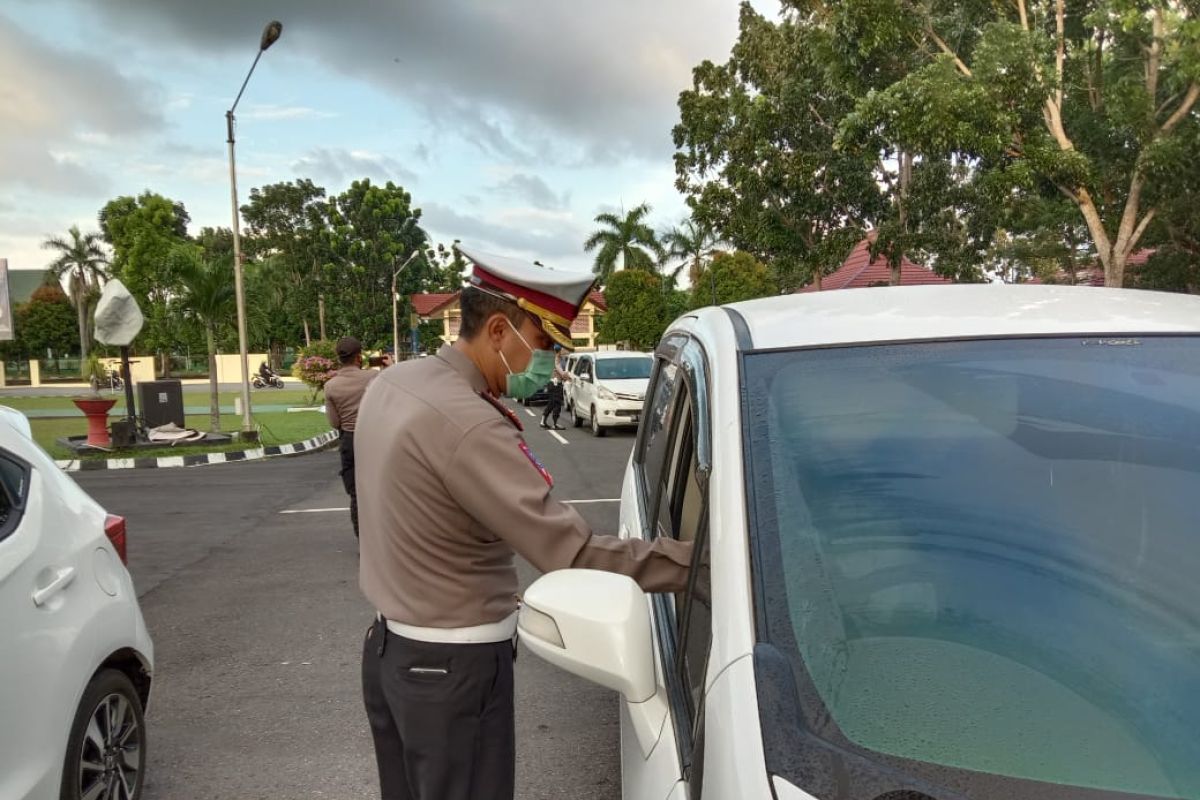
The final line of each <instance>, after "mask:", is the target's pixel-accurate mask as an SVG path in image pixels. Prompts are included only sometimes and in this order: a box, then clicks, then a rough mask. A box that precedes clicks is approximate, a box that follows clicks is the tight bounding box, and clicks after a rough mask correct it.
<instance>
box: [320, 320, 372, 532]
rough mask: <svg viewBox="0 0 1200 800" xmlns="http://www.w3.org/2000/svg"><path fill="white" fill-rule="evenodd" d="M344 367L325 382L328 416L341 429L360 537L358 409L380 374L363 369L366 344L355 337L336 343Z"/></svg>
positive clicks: (341, 451) (345, 475)
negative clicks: (356, 468) (356, 462)
mask: <svg viewBox="0 0 1200 800" xmlns="http://www.w3.org/2000/svg"><path fill="white" fill-rule="evenodd" d="M334 347H335V350H336V352H337V357H338V362H339V363H340V364H341V367H340V368H339V369H338V371H337V372H336V373H335V374H334V376H333V377H332V378H330V379H329V380H328V381H326V382H325V416H326V417H328V418H329V424H330V425H331V426H333V428H334V429H335V430H337V431H338V432H339V433H338V437H339V439H340V441H339V442H338V452H339V454H340V455H341V458H342V469H341V472H340V474H341V476H342V486H343V487H345V489H346V494H348V495H350V522H351V523H352V524H353V525H354V536H355V538H358V492H357V488H356V485H355V474H354V431H355V430H356V429H357V427H358V408H359V404H361V403H362V398H363V393H364V392H366V391H367V385H368V384H370V383H371V381H372V380H373V379H374V378H375V377H376V376H377V375H379V372H378V371H376V370H373V369H363V368H362V344H361V343H360V342H359V341H358V339H355V338H354V337H353V336H344V337H342V338H341V339H338V340H337V344H336V345H335V346H334Z"/></svg>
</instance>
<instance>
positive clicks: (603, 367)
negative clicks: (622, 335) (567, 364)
mask: <svg viewBox="0 0 1200 800" xmlns="http://www.w3.org/2000/svg"><path fill="white" fill-rule="evenodd" d="M653 366H654V358H653V357H652V356H651V354H650V353H636V352H627V351H618V350H614V351H603V352H599V353H580V354H578V355H577V356H575V361H574V364H573V365H572V368H571V380H570V381H569V383H568V387H569V388H568V397H567V411H568V412H569V413H570V414H571V423H572V424H573V425H574V426H575V427H576V428H578V427H580V426H581V425H583V423H584V422H585V421H586V422H587V423H588V425H589V427H590V428H591V431H592V435H593V436H604V435H605V434H606V433H607V432H608V429H609V428H616V427H622V426H633V427H637V424H638V422H639V421H640V420H641V414H642V403H643V402H644V400H645V398H646V386H647V385H649V383H650V370H651V368H652V367H653Z"/></svg>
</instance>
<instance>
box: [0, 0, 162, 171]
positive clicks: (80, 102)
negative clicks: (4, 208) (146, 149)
mask: <svg viewBox="0 0 1200 800" xmlns="http://www.w3.org/2000/svg"><path fill="white" fill-rule="evenodd" d="M0 74H2V75H4V85H3V89H0V181H3V182H5V183H8V184H19V185H21V186H24V187H26V188H28V189H32V190H34V191H37V192H44V193H47V194H54V195H84V194H89V193H92V192H97V191H103V190H104V189H105V187H106V186H107V184H108V182H107V180H106V178H105V177H104V176H103V175H102V174H101V173H99V172H98V171H96V170H93V169H90V168H88V167H85V166H84V165H83V164H82V163H80V159H79V156H78V155H76V154H75V148H76V147H77V146H83V147H106V146H108V144H109V143H110V142H111V140H113V139H117V138H128V137H130V136H135V135H138V134H143V133H147V132H151V131H155V130H158V129H160V128H161V127H162V126H163V119H162V116H161V114H160V113H159V111H158V108H159V107H160V106H161V102H159V100H160V93H159V91H158V90H157V88H156V87H155V86H153V85H152V84H150V83H148V82H145V81H136V80H133V79H130V78H127V77H125V76H124V75H122V74H121V73H120V72H118V71H117V70H116V69H115V68H114V67H113V66H111V65H110V64H108V63H106V62H104V61H102V60H100V59H99V58H97V57H95V56H92V55H89V54H85V53H79V52H72V51H66V50H61V49H59V48H56V47H54V46H53V45H50V44H47V43H46V42H44V41H42V40H40V39H38V38H37V37H35V36H32V35H30V33H29V32H27V31H25V30H22V29H21V28H20V27H18V26H17V25H15V24H14V23H13V22H12V21H11V20H9V19H8V18H7V17H5V16H3V15H0Z"/></svg>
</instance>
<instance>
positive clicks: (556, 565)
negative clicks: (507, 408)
mask: <svg viewBox="0 0 1200 800" xmlns="http://www.w3.org/2000/svg"><path fill="white" fill-rule="evenodd" d="M548 478H549V475H548V473H546V472H545V470H544V468H543V467H542V466H541V464H540V463H539V462H537V461H536V456H534V455H533V453H532V452H531V451H530V450H529V449H528V447H527V446H526V444H525V442H524V440H523V439H522V438H521V436H520V434H519V433H518V432H517V431H516V429H515V428H513V427H512V426H511V425H510V424H509V423H507V422H505V421H504V420H503V419H496V420H495V421H494V422H493V421H489V422H484V423H480V424H479V425H476V426H475V427H474V428H472V429H471V430H469V431H468V432H467V433H466V434H465V435H464V436H463V438H462V439H461V440H460V442H459V444H458V446H457V447H456V448H455V451H454V454H453V456H452V457H451V459H450V462H449V464H448V466H447V469H446V474H445V476H444V480H445V483H446V487H447V489H449V490H450V492H451V494H452V495H453V496H454V498H455V499H456V500H457V501H458V503H459V505H460V506H461V507H462V508H463V510H464V511H466V512H467V513H468V514H470V515H471V517H472V518H473V519H474V520H475V521H476V522H478V523H479V524H480V525H482V526H483V527H485V528H487V529H488V530H489V531H491V532H493V533H494V534H496V535H497V536H499V537H500V538H502V539H504V540H505V541H506V542H508V544H509V546H510V547H512V549H513V550H515V551H516V552H517V553H519V554H520V555H521V556H522V557H524V558H525V559H526V560H527V561H529V563H531V564H533V566H534V567H536V568H537V569H538V570H540V571H542V572H552V571H554V570H557V569H566V568H568V567H576V568H581V569H599V570H605V571H608V572H617V573H620V574H622V575H628V576H629V577H631V578H633V579H634V580H635V581H637V583H638V585H639V586H641V587H642V589H643V590H645V591H647V592H678V591H683V589H684V588H686V586H687V577H688V569H689V565H690V564H691V559H692V545H691V543H690V542H680V541H676V540H674V539H664V538H659V539H656V540H654V541H653V542H648V541H645V540H643V539H620V538H618V537H615V536H601V535H597V534H594V533H592V531H591V528H590V527H589V526H588V524H587V522H585V521H584V519H583V517H581V516H580V515H579V513H578V512H577V511H575V509H573V508H571V507H570V506H568V505H565V504H563V503H560V502H559V501H558V500H556V499H554V498H553V497H552V496H551V494H550V489H551V485H550V481H549V480H548Z"/></svg>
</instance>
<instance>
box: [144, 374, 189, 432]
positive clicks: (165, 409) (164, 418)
mask: <svg viewBox="0 0 1200 800" xmlns="http://www.w3.org/2000/svg"><path fill="white" fill-rule="evenodd" d="M137 388H138V405H139V406H141V411H142V419H143V420H145V422H146V427H147V428H157V427H158V426H159V425H166V424H167V423H168V422H174V423H175V424H176V425H178V426H179V427H181V428H182V427H184V422H183V384H182V383H180V382H179V381H145V382H143V383H139V384H138V385H137Z"/></svg>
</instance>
